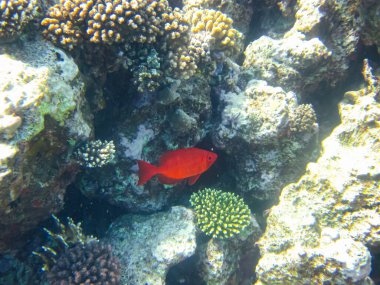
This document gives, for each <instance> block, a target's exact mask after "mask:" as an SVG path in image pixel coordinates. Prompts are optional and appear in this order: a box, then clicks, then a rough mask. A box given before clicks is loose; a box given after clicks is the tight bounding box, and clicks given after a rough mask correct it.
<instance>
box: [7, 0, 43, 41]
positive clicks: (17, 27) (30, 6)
mask: <svg viewBox="0 0 380 285" xmlns="http://www.w3.org/2000/svg"><path fill="white" fill-rule="evenodd" d="M37 4H38V1H37V0H1V1H0V40H1V41H4V40H5V41H7V40H11V39H13V38H14V37H15V36H17V35H18V34H19V33H20V32H21V31H22V29H23V28H24V27H25V25H26V24H27V23H28V22H29V21H30V20H32V19H33V18H34V17H35V16H36V14H37V12H38V5H37Z"/></svg>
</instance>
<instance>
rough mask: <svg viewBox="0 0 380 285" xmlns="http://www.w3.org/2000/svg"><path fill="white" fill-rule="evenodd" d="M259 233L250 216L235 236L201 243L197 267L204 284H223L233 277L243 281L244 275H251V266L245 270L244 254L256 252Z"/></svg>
mask: <svg viewBox="0 0 380 285" xmlns="http://www.w3.org/2000/svg"><path fill="white" fill-rule="evenodd" d="M261 234H262V231H261V229H260V226H259V225H258V223H257V221H256V219H255V218H254V217H252V218H251V222H250V224H249V225H248V226H247V227H246V228H245V229H244V230H243V231H242V232H240V233H239V234H238V235H237V236H236V237H234V238H230V239H224V240H221V239H215V238H213V239H211V240H209V241H208V242H207V243H205V244H201V245H200V246H199V249H197V252H198V254H199V262H198V268H199V271H200V275H201V277H202V279H203V280H204V281H205V282H206V284H207V285H224V284H228V281H229V280H231V279H233V278H235V280H240V282H242V283H243V281H244V278H245V277H246V276H249V275H252V272H251V270H252V268H250V271H248V272H245V269H247V267H249V265H248V264H244V263H248V262H247V261H246V260H245V259H244V255H245V254H249V255H250V257H251V256H254V255H255V254H257V253H258V252H257V247H256V246H255V245H254V244H255V242H256V241H257V240H258V238H259V237H260V236H261ZM240 262H242V263H243V264H242V266H239V265H240V264H239V263H240ZM245 265H248V266H245ZM242 283H239V284H242Z"/></svg>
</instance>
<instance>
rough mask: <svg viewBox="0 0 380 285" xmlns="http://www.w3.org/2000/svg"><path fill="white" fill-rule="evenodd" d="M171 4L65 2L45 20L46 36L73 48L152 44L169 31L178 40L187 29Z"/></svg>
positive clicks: (98, 0)
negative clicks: (101, 45)
mask: <svg viewBox="0 0 380 285" xmlns="http://www.w3.org/2000/svg"><path fill="white" fill-rule="evenodd" d="M177 14H178V13H174V14H173V13H172V9H171V8H170V7H169V4H168V2H167V1H156V0H131V1H127V0H116V1H112V0H61V1H60V4H57V5H55V6H53V7H51V8H50V9H49V11H48V13H47V15H46V17H45V19H43V21H42V23H41V24H42V26H43V27H45V30H44V35H45V36H46V37H47V38H48V39H49V40H52V41H53V42H55V43H57V44H60V45H61V46H63V47H65V48H67V49H72V48H73V47H75V46H76V45H78V44H79V43H80V42H81V41H88V42H91V43H96V44H98V43H103V44H114V43H120V42H128V43H146V44H152V43H155V42H157V41H158V39H159V38H160V37H162V36H163V35H164V34H165V32H167V34H168V36H169V37H170V38H172V39H173V38H176V37H178V36H179V35H180V33H181V32H183V31H184V30H186V26H185V25H183V24H181V23H180V21H179V20H178V15H177Z"/></svg>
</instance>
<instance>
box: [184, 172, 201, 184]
mask: <svg viewBox="0 0 380 285" xmlns="http://www.w3.org/2000/svg"><path fill="white" fill-rule="evenodd" d="M200 176H201V175H200V174H197V175H194V176H191V177H189V179H188V180H187V184H189V185H193V184H194V183H195V182H197V180H198V179H199V177H200Z"/></svg>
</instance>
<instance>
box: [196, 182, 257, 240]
mask: <svg viewBox="0 0 380 285" xmlns="http://www.w3.org/2000/svg"><path fill="white" fill-rule="evenodd" d="M190 203H191V205H192V206H193V207H194V210H195V214H196V218H197V224H198V226H199V228H200V229H201V230H202V231H203V232H204V233H205V234H207V235H209V236H212V237H214V238H221V239H223V238H229V237H233V236H235V235H236V234H238V233H239V232H240V231H241V230H243V229H244V228H245V227H246V226H247V225H248V224H249V221H250V217H251V212H250V210H249V208H248V206H247V205H246V204H245V203H244V201H243V199H242V198H240V197H239V196H238V195H236V194H234V193H231V192H223V191H221V190H216V189H211V188H206V189H203V190H201V191H199V192H197V193H193V194H192V195H191V197H190Z"/></svg>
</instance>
